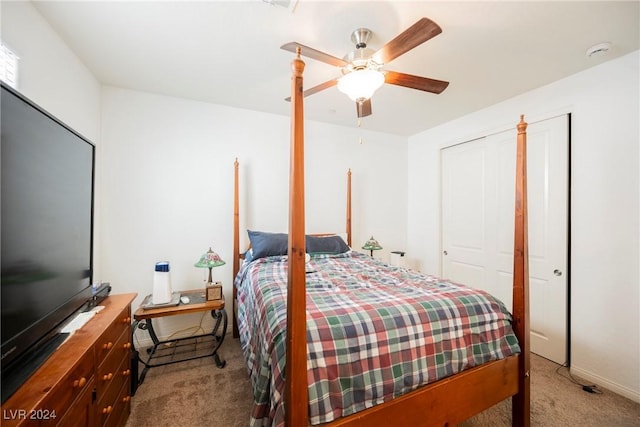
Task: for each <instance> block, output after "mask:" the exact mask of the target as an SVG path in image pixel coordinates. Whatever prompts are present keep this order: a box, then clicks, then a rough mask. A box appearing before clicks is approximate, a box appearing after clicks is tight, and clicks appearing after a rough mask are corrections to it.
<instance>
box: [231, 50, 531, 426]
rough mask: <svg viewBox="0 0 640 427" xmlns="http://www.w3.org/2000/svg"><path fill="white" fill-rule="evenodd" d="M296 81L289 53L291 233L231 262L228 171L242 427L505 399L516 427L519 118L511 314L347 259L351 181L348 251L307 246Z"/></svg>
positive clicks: (438, 418) (441, 284)
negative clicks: (245, 409)
mask: <svg viewBox="0 0 640 427" xmlns="http://www.w3.org/2000/svg"><path fill="white" fill-rule="evenodd" d="M303 69H304V62H303V61H302V60H301V59H300V56H299V54H298V56H297V57H296V59H294V61H293V63H292V70H293V76H292V97H291V100H292V123H291V138H292V139H291V166H290V172H291V175H290V199H289V207H290V212H289V233H288V234H281V235H273V234H270V233H261V232H251V231H250V232H249V235H250V240H251V243H252V248H253V249H252V252H248V254H250V255H249V256H251V257H253V260H250V259H246V260H244V261H242V259H241V258H242V256H241V254H240V247H239V241H240V238H239V206H238V205H239V204H238V162H237V160H236V163H235V168H234V176H235V180H234V188H235V197H234V254H235V256H234V277H235V283H234V292H233V295H234V301H233V303H234V304H233V305H234V307H233V310H234V325H233V326H234V337H238V336H240V340H241V345H242V348H243V352H244V354H245V357H246V358H247V366H248V368H249V371H250V376H251V380H252V384H253V387H254V399H255V405H254V411H253V413H252V415H251V424H252V425H283V424H284V425H286V426H307V425H310V424H313V425H317V424H322V425H329V426H343V425H363V426H386V425H389V424H390V420H393V423H394V424H396V425H416V426H417V425H425V426H427V425H455V424H456V423H459V422H461V421H463V420H465V419H467V418H469V417H471V416H473V415H475V414H477V413H479V412H481V411H483V410H485V409H487V408H489V407H491V406H493V405H494V404H496V403H498V402H500V401H502V400H504V399H506V398H508V397H512V420H513V425H514V426H516V425H517V426H528V425H529V412H530V407H529V382H530V380H529V325H528V319H529V308H528V265H527V231H526V180H525V177H526V171H525V165H526V157H525V156H526V154H525V150H526V123H525V122H524V120H523V118H522V117H521V121H520V123H519V124H518V141H517V144H518V147H517V164H516V206H515V239H514V275H513V313H512V314H511V313H509V312H508V311H507V310H506V309H505V308H504V305H503V304H502V303H501V302H500V301H498V300H496V299H495V298H493V297H492V296H491V295H489V294H487V293H485V292H483V291H478V290H472V289H470V288H467V287H465V286H462V285H459V284H456V283H451V282H449V281H445V280H442V279H438V278H435V277H433V276H427V275H424V274H421V273H417V272H414V271H411V270H409V269H404V268H397V267H392V266H389V265H386V264H384V263H382V262H380V261H379V260H376V259H374V258H372V257H369V256H366V255H364V254H360V253H357V252H352V251H350V250H349V249H350V248H349V247H350V246H351V202H350V198H351V172H350V171H349V173H348V180H347V181H348V185H347V230H346V231H347V239H346V240H347V243H348V246H347V244H344V245H342V244H339V240H340V238H339V237H338V238H337V239H336V236H307V235H305V220H304V219H305V214H304V170H303V169H304V155H303V152H304V141H303V106H302V99H303V91H302V71H303ZM273 239H275V240H277V241H278V244H279V245H280V246H279V247H278V248H277V249H276V250H275V252H274V249H273V248H275V247H276V246H277V245H275V246H274V245H271V244H270V243H266V244H265V242H272V241H274V240H273ZM337 242H338V243H337ZM283 244H284V247H283V246H282V245H283ZM265 248H266V249H265ZM307 252H310V254H307ZM285 407H286V409H285Z"/></svg>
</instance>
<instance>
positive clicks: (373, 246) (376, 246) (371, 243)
mask: <svg viewBox="0 0 640 427" xmlns="http://www.w3.org/2000/svg"><path fill="white" fill-rule="evenodd" d="M362 249H365V250H367V251H371V256H373V251H379V250H380V249H382V246H380V243H378V241H377V240H376V239H374V238H373V236H371V238H370V239H369V240H367V243H365V244H364V246H363V247H362Z"/></svg>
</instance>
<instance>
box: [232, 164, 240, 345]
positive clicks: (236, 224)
mask: <svg viewBox="0 0 640 427" xmlns="http://www.w3.org/2000/svg"><path fill="white" fill-rule="evenodd" d="M238 191H239V190H238V158H237V157H236V161H235V162H233V278H232V282H231V284H232V286H233V305H232V310H233V337H234V338H238V337H239V336H240V333H239V332H238V290H237V289H236V287H235V284H234V283H233V281H234V280H235V279H236V276H237V275H238V271H239V270H240V203H239V201H238Z"/></svg>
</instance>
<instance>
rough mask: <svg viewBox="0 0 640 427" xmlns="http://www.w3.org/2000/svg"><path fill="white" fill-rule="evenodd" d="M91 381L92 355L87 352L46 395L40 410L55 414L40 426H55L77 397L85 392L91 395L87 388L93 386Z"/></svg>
mask: <svg viewBox="0 0 640 427" xmlns="http://www.w3.org/2000/svg"><path fill="white" fill-rule="evenodd" d="M92 380H93V354H92V353H91V352H90V351H89V352H87V353H86V354H85V355H84V356H83V357H82V358H81V359H80V361H79V362H78V363H77V364H76V366H74V367H73V368H72V369H71V371H69V372H68V373H67V374H66V375H65V376H64V378H63V379H62V381H60V382H59V383H58V384H57V385H56V386H55V388H54V389H53V390H51V391H50V392H49V393H48V395H47V397H46V399H45V400H44V401H43V404H42V408H46V411H48V412H49V413H52V414H55V416H56V418H55V419H51V420H46V419H43V420H42V422H41V425H55V423H56V422H57V421H58V420H60V418H61V417H64V416H65V411H66V410H67V409H68V408H69V407H70V406H71V404H72V403H73V401H74V400H76V399H77V398H78V396H80V395H81V394H82V393H84V392H85V391H86V392H87V393H88V394H89V395H91V391H92V389H91V390H89V387H92V386H93V382H92Z"/></svg>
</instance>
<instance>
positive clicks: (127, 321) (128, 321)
mask: <svg viewBox="0 0 640 427" xmlns="http://www.w3.org/2000/svg"><path fill="white" fill-rule="evenodd" d="M122 323H131V317H129V316H128V317H125V318H124V319H122Z"/></svg>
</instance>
